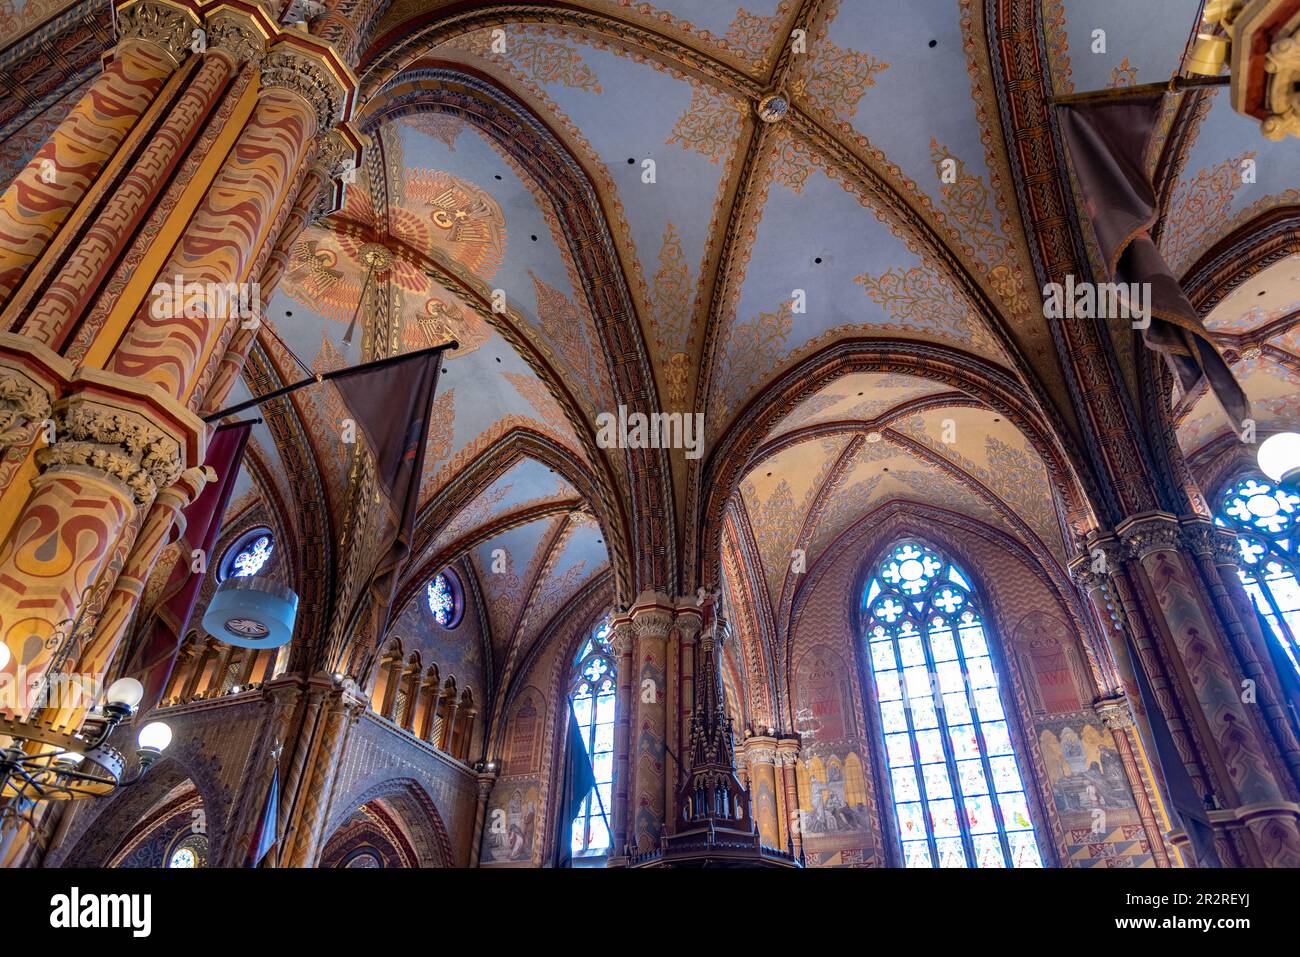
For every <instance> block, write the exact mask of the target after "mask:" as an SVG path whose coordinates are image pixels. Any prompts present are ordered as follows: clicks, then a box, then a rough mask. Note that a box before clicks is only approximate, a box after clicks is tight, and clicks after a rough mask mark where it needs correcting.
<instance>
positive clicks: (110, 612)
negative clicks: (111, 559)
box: [51, 467, 209, 731]
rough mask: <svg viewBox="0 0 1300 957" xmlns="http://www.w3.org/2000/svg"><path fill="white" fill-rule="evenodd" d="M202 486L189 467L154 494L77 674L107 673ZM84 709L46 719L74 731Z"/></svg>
mask: <svg viewBox="0 0 1300 957" xmlns="http://www.w3.org/2000/svg"><path fill="white" fill-rule="evenodd" d="M207 481H209V476H208V474H207V473H206V472H205V471H204V469H203V468H201V467H194V468H189V469H186V470H185V472H184V473H182V475H181V478H180V481H178V482H177V483H176V484H175V485H173V486H171V487H170V488H167V489H164V490H163V491H162V492H160V493H159V494H158V497H157V499H156V500H155V501H154V503H153V506H152V507H151V508H150V509H149V514H148V515H147V516H146V518H145V521H144V524H143V526H142V527H141V529H140V533H139V534H138V535H137V536H136V538H135V542H134V544H133V545H132V548H131V553H130V557H129V558H128V559H127V562H126V566H125V567H124V568H123V569H122V571H121V573H119V574H118V576H117V581H116V583H115V584H114V586H113V591H112V592H111V593H110V594H109V596H108V601H107V603H106V604H105V606H104V610H103V612H102V613H101V614H100V617H99V621H98V622H96V625H95V631H94V634H93V636H92V638H91V641H90V643H89V644H88V645H87V647H86V648H85V649H84V650H83V651H82V652H81V654H80V656H79V658H78V660H77V662H76V663H75V664H76V667H75V670H76V671H77V672H79V673H81V674H91V675H102V674H105V673H106V672H107V671H108V667H109V665H110V664H111V663H112V661H113V657H114V655H115V654H116V653H117V649H118V647H119V645H120V644H121V641H122V638H123V636H125V634H126V631H127V628H128V626H129V625H130V624H131V620H132V617H133V615H134V613H135V611H136V608H137V606H138V605H139V602H140V597H141V595H143V594H144V586H145V583H146V581H148V578H149V575H150V572H151V571H152V569H153V567H154V563H155V562H157V560H158V556H159V555H160V554H161V553H162V550H163V548H164V547H165V546H166V545H167V543H168V541H169V536H170V534H171V530H172V526H173V525H174V524H175V522H176V519H177V516H178V515H179V514H180V512H181V509H183V508H185V507H186V506H187V505H189V504H190V502H192V501H194V499H195V498H197V497H198V495H199V493H200V492H201V491H202V490H203V486H204V485H205V484H206V483H207ZM182 531H183V530H182ZM178 560H180V561H184V562H187V563H188V562H189V561H190V556H188V555H182V556H179V558H178ZM84 704H86V703H85V702H83V703H81V704H78V705H76V706H71V707H63V708H60V709H58V710H57V712H56V713H55V714H54V715H52V716H51V720H52V721H53V723H54V726H55V727H60V728H65V729H67V730H69V731H72V730H76V729H77V728H80V727H81V721H82V718H83V717H84V716H85V711H86V709H85V707H84V706H82V705H84Z"/></svg>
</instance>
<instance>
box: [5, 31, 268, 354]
mask: <svg viewBox="0 0 1300 957" xmlns="http://www.w3.org/2000/svg"><path fill="white" fill-rule="evenodd" d="M258 13H259V14H261V15H260V17H259V16H256V15H254V14H252V13H248V12H244V11H238V10H235V9H234V8H232V7H221V8H220V9H218V10H217V11H215V12H214V13H213V14H212V16H211V18H209V20H208V21H207V23H206V24H205V25H204V36H205V42H206V45H207V50H206V52H204V53H202V54H199V55H198V64H197V69H196V70H194V71H193V74H194V75H193V76H192V77H190V79H189V82H188V83H187V84H186V86H185V89H184V92H183V93H182V94H181V95H180V97H179V98H178V99H177V100H176V102H175V103H174V104H171V105H170V106H169V107H168V108H167V112H166V115H165V118H164V119H163V121H162V123H161V124H160V125H159V126H158V127H157V128H156V129H154V130H152V131H151V132H150V135H149V138H148V140H147V141H146V142H145V143H144V144H143V151H142V152H141V153H140V155H139V156H137V157H135V158H134V159H133V160H132V162H131V165H130V167H129V168H128V169H127V171H126V173H125V175H124V176H123V178H122V180H121V182H120V183H119V184H118V185H117V187H116V189H115V190H114V191H113V193H112V194H111V195H110V196H109V197H108V198H107V201H106V202H105V203H104V204H103V206H102V208H101V209H100V210H98V212H97V214H96V215H95V217H94V218H93V220H91V222H90V224H89V226H88V228H87V229H86V230H85V232H84V233H83V234H82V235H81V236H79V237H78V239H77V242H76V245H75V246H74V247H73V248H72V249H71V250H70V252H69V253H68V255H67V256H65V257H63V258H62V259H61V260H59V261H58V262H57V263H52V264H51V266H50V269H49V270H47V271H48V272H50V273H52V275H47V276H39V275H38V273H39V270H38V271H36V272H34V273H33V277H31V278H29V280H28V282H27V283H26V284H25V286H24V291H23V293H22V294H21V295H18V296H15V297H14V299H13V300H12V301H11V302H10V303H9V307H8V309H7V310H6V313H7V314H11V315H13V314H16V313H17V312H18V311H21V310H24V309H25V308H26V307H27V306H29V305H30V309H27V310H26V316H25V318H24V319H23V320H22V334H23V335H24V336H27V337H28V338H31V339H35V340H37V341H39V342H43V343H46V344H48V345H50V346H51V347H52V348H55V349H60V348H62V347H63V345H64V344H65V343H66V341H67V338H68V335H69V333H70V332H71V330H72V329H73V328H74V326H75V324H76V322H77V321H78V320H79V319H80V317H81V316H82V315H83V314H84V313H85V311H86V310H88V309H89V308H90V305H91V302H92V300H93V293H94V292H95V290H96V289H98V288H99V286H100V285H101V283H102V282H103V281H104V279H105V278H106V276H107V275H108V271H109V270H110V269H111V268H112V266H113V264H114V261H115V259H116V253H117V252H118V250H119V249H120V246H121V243H122V239H123V237H124V236H129V235H130V234H131V233H132V232H133V231H134V230H135V229H137V228H138V227H139V225H140V223H141V221H142V220H143V219H144V217H145V215H146V214H147V213H148V212H149V209H150V206H151V205H152V204H153V202H154V201H155V200H156V198H157V197H158V196H159V194H160V193H161V192H162V191H163V189H164V188H165V187H166V183H167V180H168V178H169V176H170V175H171V174H172V173H173V172H174V170H175V169H176V167H177V165H178V164H179V163H180V161H181V159H182V158H183V157H184V155H185V152H186V150H188V149H189V147H190V144H191V143H192V142H193V141H194V139H195V138H196V137H197V136H198V133H199V131H200V129H201V128H202V126H203V123H204V122H205V121H206V120H207V118H208V117H209V116H210V115H211V114H212V113H213V111H214V110H215V109H216V107H217V105H218V104H219V103H220V102H221V98H222V96H223V95H224V94H225V93H226V91H227V84H228V82H229V81H230V79H231V77H233V76H234V74H235V72H236V71H237V70H238V69H239V68H240V67H241V66H242V65H243V64H244V63H245V62H251V63H253V64H254V65H255V66H256V65H259V64H260V63H261V60H262V57H263V56H264V55H265V52H266V42H267V39H268V37H269V36H270V31H271V30H272V29H274V21H273V19H272V18H271V17H270V16H269V15H268V14H266V13H264V12H262V11H260V10H259V11H258ZM187 42H188V38H187ZM33 278H34V279H37V280H38V281H37V282H32V281H31V279H33ZM3 324H4V323H0V325H3Z"/></svg>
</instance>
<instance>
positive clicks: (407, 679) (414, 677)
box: [397, 662, 420, 731]
mask: <svg viewBox="0 0 1300 957" xmlns="http://www.w3.org/2000/svg"><path fill="white" fill-rule="evenodd" d="M402 686H403V688H404V690H405V691H406V702H405V704H404V706H403V707H402V715H401V717H400V718H398V721H397V723H398V724H400V725H401V726H402V727H403V728H405V729H406V730H407V731H411V730H412V729H413V728H414V727H415V710H416V708H417V707H419V704H420V666H419V665H418V664H416V663H415V662H412V663H411V664H409V665H407V666H406V672H405V673H404V674H403V675H402Z"/></svg>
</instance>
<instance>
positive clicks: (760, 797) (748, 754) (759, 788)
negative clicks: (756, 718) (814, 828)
mask: <svg viewBox="0 0 1300 957" xmlns="http://www.w3.org/2000/svg"><path fill="white" fill-rule="evenodd" d="M776 745H777V741H776V738H773V737H769V736H768V735H765V734H763V735H758V734H756V735H754V736H753V737H750V738H746V739H745V744H744V749H745V767H746V768H748V769H749V802H750V805H751V807H752V808H753V814H754V823H755V824H757V825H758V836H759V838H760V839H761V840H762V842H763V843H764V844H766V845H767V846H768V847H773V848H777V849H781V848H782V841H781V824H780V821H779V818H778V812H777V796H776V788H777V784H776Z"/></svg>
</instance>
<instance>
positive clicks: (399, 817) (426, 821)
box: [317, 778, 455, 868]
mask: <svg viewBox="0 0 1300 957" xmlns="http://www.w3.org/2000/svg"><path fill="white" fill-rule="evenodd" d="M326 832H327V833H328V834H329V837H327V838H326V839H325V842H324V846H323V849H322V851H321V855H320V858H319V860H318V862H317V866H319V867H326V868H334V867H452V866H454V864H455V859H454V857H453V856H452V852H451V842H450V840H449V839H448V837H447V828H446V826H445V825H444V824H443V821H442V816H441V815H440V814H439V813H438V809H437V808H436V807H435V806H434V803H433V801H432V799H431V798H430V797H429V795H428V793H427V792H426V791H425V790H424V788H423V787H422V786H421V785H420V784H419V783H418V782H416V781H413V780H411V779H409V778H398V779H394V780H390V781H385V782H383V783H382V784H379V785H376V786H375V787H372V788H370V789H369V790H367V791H365V792H364V793H363V794H361V795H359V796H358V797H357V798H355V799H354V800H353V801H351V802H350V803H348V804H347V805H344V808H343V810H342V811H341V812H340V813H338V814H336V815H334V816H333V817H331V819H330V823H329V826H328V827H327V828H326Z"/></svg>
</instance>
